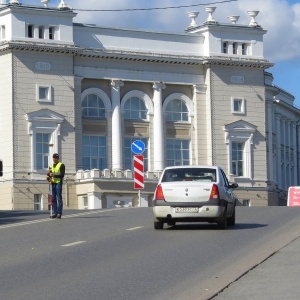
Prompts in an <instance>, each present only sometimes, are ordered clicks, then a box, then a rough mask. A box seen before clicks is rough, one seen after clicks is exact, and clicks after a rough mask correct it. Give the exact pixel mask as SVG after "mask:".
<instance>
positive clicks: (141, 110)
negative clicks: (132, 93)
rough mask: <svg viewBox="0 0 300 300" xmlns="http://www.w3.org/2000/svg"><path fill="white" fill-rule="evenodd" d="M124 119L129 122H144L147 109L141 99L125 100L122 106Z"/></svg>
mask: <svg viewBox="0 0 300 300" xmlns="http://www.w3.org/2000/svg"><path fill="white" fill-rule="evenodd" d="M124 111H125V114H124V118H125V119H127V120H128V119H129V120H146V119H147V112H148V110H147V108H146V106H145V103H144V101H143V100H142V99H140V98H137V97H131V98H129V99H128V100H126V102H125V105H124Z"/></svg>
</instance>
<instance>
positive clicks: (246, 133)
mask: <svg viewBox="0 0 300 300" xmlns="http://www.w3.org/2000/svg"><path fill="white" fill-rule="evenodd" d="M256 128H257V127H256V126H255V125H253V124H250V123H248V122H245V121H243V120H240V121H236V122H233V123H230V124H227V125H225V126H224V127H223V130H224V132H225V144H227V153H228V162H227V163H228V173H229V175H231V176H234V177H244V178H249V179H252V178H253V170H252V160H253V153H252V145H253V136H254V133H255V131H256ZM232 142H240V143H244V157H243V159H244V170H243V176H236V175H235V174H234V173H233V170H232V156H231V154H232Z"/></svg>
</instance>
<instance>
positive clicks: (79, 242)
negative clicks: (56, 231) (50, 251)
mask: <svg viewBox="0 0 300 300" xmlns="http://www.w3.org/2000/svg"><path fill="white" fill-rule="evenodd" d="M83 243H86V241H78V242H74V243H70V244H65V245H61V246H62V247H71V246H76V245H79V244H83Z"/></svg>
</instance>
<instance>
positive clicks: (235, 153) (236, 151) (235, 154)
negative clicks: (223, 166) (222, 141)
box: [231, 142, 244, 176]
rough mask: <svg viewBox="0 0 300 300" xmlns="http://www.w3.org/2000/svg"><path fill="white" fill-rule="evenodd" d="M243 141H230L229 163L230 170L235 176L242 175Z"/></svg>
mask: <svg viewBox="0 0 300 300" xmlns="http://www.w3.org/2000/svg"><path fill="white" fill-rule="evenodd" d="M243 152H244V143H237V142H232V144H231V165H232V172H233V174H234V175H236V176H243V173H244V171H243V154H244V153H243Z"/></svg>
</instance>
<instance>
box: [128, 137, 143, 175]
mask: <svg viewBox="0 0 300 300" xmlns="http://www.w3.org/2000/svg"><path fill="white" fill-rule="evenodd" d="M135 140H140V141H142V142H144V144H145V151H144V152H143V153H142V155H143V156H144V171H145V172H146V171H148V138H136V137H125V138H124V170H132V171H133V155H135V154H134V153H133V152H132V150H131V144H132V143H133V142H134V141H135Z"/></svg>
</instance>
